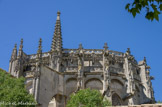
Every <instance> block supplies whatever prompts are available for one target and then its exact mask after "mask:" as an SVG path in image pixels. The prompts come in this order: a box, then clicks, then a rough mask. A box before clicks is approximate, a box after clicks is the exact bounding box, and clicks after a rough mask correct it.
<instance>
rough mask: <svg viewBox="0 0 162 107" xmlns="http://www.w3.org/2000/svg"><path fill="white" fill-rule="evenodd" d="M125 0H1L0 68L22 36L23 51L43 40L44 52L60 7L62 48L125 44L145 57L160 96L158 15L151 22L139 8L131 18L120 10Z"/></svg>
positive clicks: (33, 48) (161, 68) (160, 30)
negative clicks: (137, 13)
mask: <svg viewBox="0 0 162 107" xmlns="http://www.w3.org/2000/svg"><path fill="white" fill-rule="evenodd" d="M129 1H130V0H0V67H1V68H3V69H5V70H8V66H9V59H10V56H11V52H12V49H13V47H14V44H15V43H17V44H18V46H19V44H20V39H21V38H23V39H24V52H26V53H27V54H32V53H36V51H37V47H38V41H39V38H40V37H41V38H42V39H43V51H44V52H46V51H49V50H50V47H51V41H52V35H53V32H54V25H55V21H56V15H57V14H56V13H57V11H58V10H60V11H61V22H62V35H63V47H64V48H78V44H79V43H82V44H83V47H84V48H97V49H98V48H99V49H101V48H103V45H104V43H105V42H107V43H108V45H109V49H110V50H115V51H121V52H125V51H126V49H127V48H128V47H129V48H130V49H131V53H132V54H133V55H134V56H135V58H136V59H137V61H140V60H143V57H144V56H146V58H147V63H148V65H150V66H151V75H152V76H154V77H155V80H154V81H153V87H154V91H155V98H156V100H162V15H161V16H160V21H159V22H157V21H153V22H150V21H148V20H146V19H145V17H144V14H143V13H144V12H145V11H143V12H142V14H141V15H137V17H136V18H133V17H132V15H130V14H129V13H128V12H127V11H126V10H125V5H126V3H127V2H129Z"/></svg>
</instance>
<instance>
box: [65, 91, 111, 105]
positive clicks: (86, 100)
mask: <svg viewBox="0 0 162 107" xmlns="http://www.w3.org/2000/svg"><path fill="white" fill-rule="evenodd" d="M106 106H111V103H110V101H108V100H107V99H106V98H103V96H102V94H101V93H100V92H99V91H98V90H90V89H89V88H88V89H84V90H80V91H78V92H77V93H76V94H72V95H71V96H70V100H69V101H68V103H67V107H106Z"/></svg>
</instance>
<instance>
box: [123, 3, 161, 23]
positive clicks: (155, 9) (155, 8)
mask: <svg viewBox="0 0 162 107" xmlns="http://www.w3.org/2000/svg"><path fill="white" fill-rule="evenodd" d="M125 9H126V10H128V12H130V13H131V14H132V15H133V17H135V16H136V14H137V13H138V14H140V12H141V10H142V9H145V11H146V15H145V18H146V19H148V20H151V21H153V20H154V19H155V20H157V21H159V15H160V14H161V11H162V0H133V2H132V3H128V4H127V5H126V6H125Z"/></svg>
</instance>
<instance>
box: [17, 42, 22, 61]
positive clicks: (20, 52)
mask: <svg viewBox="0 0 162 107" xmlns="http://www.w3.org/2000/svg"><path fill="white" fill-rule="evenodd" d="M22 54H23V39H21V41H20V47H19V53H18V58H20V57H21V56H22Z"/></svg>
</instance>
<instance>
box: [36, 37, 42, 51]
mask: <svg viewBox="0 0 162 107" xmlns="http://www.w3.org/2000/svg"><path fill="white" fill-rule="evenodd" d="M37 53H38V54H40V53H42V39H41V38H40V39H39V46H38V51H37Z"/></svg>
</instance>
